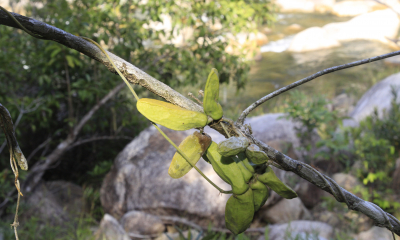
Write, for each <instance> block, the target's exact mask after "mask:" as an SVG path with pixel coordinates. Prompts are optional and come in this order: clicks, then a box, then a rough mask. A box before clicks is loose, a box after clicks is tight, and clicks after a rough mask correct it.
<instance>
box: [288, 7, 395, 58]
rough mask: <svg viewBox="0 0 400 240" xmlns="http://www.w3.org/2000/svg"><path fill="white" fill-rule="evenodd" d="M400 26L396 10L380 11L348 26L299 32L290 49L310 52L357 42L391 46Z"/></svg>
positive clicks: (350, 22) (361, 17) (316, 28)
mask: <svg viewBox="0 0 400 240" xmlns="http://www.w3.org/2000/svg"><path fill="white" fill-rule="evenodd" d="M399 26H400V21H399V18H398V17H397V14H396V13H394V12H393V11H392V10H390V9H387V10H379V11H375V12H371V13H367V14H362V15H360V16H357V17H355V18H353V19H351V20H349V21H347V22H339V23H329V24H327V25H325V26H323V27H322V28H320V27H312V28H308V29H306V30H304V31H301V32H299V33H298V34H297V35H296V36H295V37H294V39H293V41H292V42H291V44H290V47H289V48H288V51H291V52H306V51H312V50H317V49H326V48H331V47H336V46H339V45H340V42H345V41H353V40H372V41H379V42H382V43H385V44H388V45H390V46H393V45H394V43H393V42H392V41H390V40H388V38H389V39H393V38H395V37H396V36H397V32H398V29H399Z"/></svg>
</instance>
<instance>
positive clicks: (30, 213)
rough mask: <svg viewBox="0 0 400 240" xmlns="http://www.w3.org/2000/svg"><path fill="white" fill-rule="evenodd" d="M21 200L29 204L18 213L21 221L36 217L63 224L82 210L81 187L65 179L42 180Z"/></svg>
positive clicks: (53, 223) (78, 214)
mask: <svg viewBox="0 0 400 240" xmlns="http://www.w3.org/2000/svg"><path fill="white" fill-rule="evenodd" d="M21 200H22V201H23V202H24V203H25V204H27V205H28V206H29V207H28V208H27V210H26V211H24V214H20V216H19V217H20V221H21V222H22V221H26V220H28V219H30V218H32V217H37V218H40V219H41V221H42V222H44V223H50V224H52V225H61V226H63V225H64V224H66V223H68V222H69V221H71V220H74V219H75V218H77V217H79V216H80V215H81V214H82V211H83V210H84V202H83V189H82V188H81V187H80V186H78V185H75V184H73V183H70V182H66V181H49V182H44V181H42V182H41V183H40V184H39V185H38V186H37V187H36V188H35V190H34V191H32V193H31V194H27V195H26V196H24V197H23V198H22V199H21Z"/></svg>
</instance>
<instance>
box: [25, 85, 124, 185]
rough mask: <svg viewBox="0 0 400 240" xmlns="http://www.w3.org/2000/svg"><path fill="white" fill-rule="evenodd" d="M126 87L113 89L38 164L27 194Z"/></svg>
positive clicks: (30, 173)
mask: <svg viewBox="0 0 400 240" xmlns="http://www.w3.org/2000/svg"><path fill="white" fill-rule="evenodd" d="M123 87H125V84H124V83H120V84H119V85H117V86H116V87H114V89H112V90H111V91H110V92H109V93H108V94H107V95H106V96H104V97H103V98H102V99H101V100H100V101H99V102H98V103H97V104H96V105H94V106H93V107H92V109H90V111H89V112H87V113H86V115H85V116H83V117H82V119H81V120H80V121H79V123H78V124H77V125H75V127H74V128H73V129H72V131H71V132H70V134H69V135H68V136H67V138H66V139H65V140H63V141H62V142H61V143H59V144H58V146H57V148H56V149H55V150H53V152H51V153H50V154H49V155H48V156H47V157H46V159H45V160H43V161H39V162H37V163H36V164H35V165H33V167H32V168H31V170H30V171H29V174H28V176H27V178H26V180H25V182H24V184H23V188H24V189H25V191H26V192H31V191H32V190H33V189H34V187H35V186H36V185H37V184H38V183H39V181H40V180H41V179H42V176H43V174H44V172H45V171H46V170H47V169H48V168H49V167H50V166H51V165H53V164H55V163H56V162H57V161H58V160H59V159H60V158H61V156H62V155H63V154H64V153H65V152H66V151H68V149H69V148H70V146H71V145H72V144H73V143H74V142H75V140H76V137H77V136H78V134H79V133H80V131H81V130H82V128H83V126H84V125H85V124H86V123H87V122H88V121H89V120H90V118H92V116H93V115H94V113H95V112H96V111H97V110H99V109H100V107H101V106H103V105H104V104H105V103H106V102H107V101H108V100H110V99H111V98H112V97H113V96H114V95H115V94H117V93H118V92H119V91H120V90H122V89H123Z"/></svg>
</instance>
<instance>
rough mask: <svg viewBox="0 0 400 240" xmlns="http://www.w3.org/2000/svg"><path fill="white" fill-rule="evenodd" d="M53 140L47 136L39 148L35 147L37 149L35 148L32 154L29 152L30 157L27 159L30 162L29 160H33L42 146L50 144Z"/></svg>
mask: <svg viewBox="0 0 400 240" xmlns="http://www.w3.org/2000/svg"><path fill="white" fill-rule="evenodd" d="M50 142H51V138H50V137H49V138H47V139H46V141H44V142H43V143H41V144H40V145H39V146H38V147H37V148H35V150H33V151H32V152H31V154H29V157H28V158H27V159H26V161H27V162H29V160H31V158H32V157H33V156H34V155H35V154H36V153H37V152H38V151H39V150H40V149H42V148H44V147H45V146H46V145H47V144H49V143H50Z"/></svg>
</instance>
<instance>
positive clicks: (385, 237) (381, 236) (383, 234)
mask: <svg viewBox="0 0 400 240" xmlns="http://www.w3.org/2000/svg"><path fill="white" fill-rule="evenodd" d="M370 239H374V240H391V239H393V238H392V233H391V232H390V231H389V230H387V229H386V228H381V227H376V226H374V227H372V228H371V229H369V230H368V231H364V232H360V233H359V234H358V235H357V236H356V240H370Z"/></svg>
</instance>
